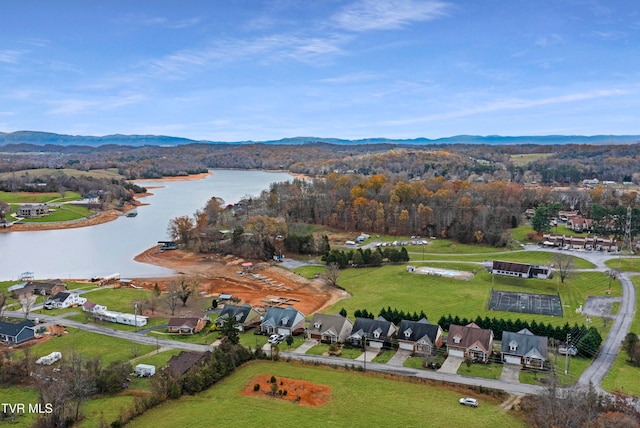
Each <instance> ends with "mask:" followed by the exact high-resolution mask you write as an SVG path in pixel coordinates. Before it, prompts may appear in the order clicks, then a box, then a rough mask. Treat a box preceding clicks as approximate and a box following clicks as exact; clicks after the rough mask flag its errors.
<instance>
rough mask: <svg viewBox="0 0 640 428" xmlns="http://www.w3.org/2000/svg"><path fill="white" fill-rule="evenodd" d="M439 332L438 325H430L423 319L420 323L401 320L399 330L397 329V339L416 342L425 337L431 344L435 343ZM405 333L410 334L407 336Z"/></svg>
mask: <svg viewBox="0 0 640 428" xmlns="http://www.w3.org/2000/svg"><path fill="white" fill-rule="evenodd" d="M439 330H440V326H439V325H437V324H431V323H430V322H428V321H427V320H426V319H424V318H423V319H421V320H420V321H409V320H402V321H400V328H398V339H399V340H409V341H411V342H417V341H418V340H420V339H422V338H423V337H425V336H427V337H428V338H429V340H430V341H431V343H435V341H436V339H437V337H438V331H439ZM405 332H410V334H409V335H408V336H407V335H406V334H405Z"/></svg>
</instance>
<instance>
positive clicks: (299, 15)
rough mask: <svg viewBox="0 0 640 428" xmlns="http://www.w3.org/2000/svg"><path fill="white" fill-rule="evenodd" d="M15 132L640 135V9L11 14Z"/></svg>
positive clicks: (400, 7) (190, 5)
mask: <svg viewBox="0 0 640 428" xmlns="http://www.w3.org/2000/svg"><path fill="white" fill-rule="evenodd" d="M0 88H2V90H0V131H3V132H12V131H18V130H37V131H49V132H57V133H64V134H82V135H106V134H115V133H121V134H162V135H172V136H180V137H186V138H193V139H198V140H199V139H205V140H213V141H242V140H254V141H262V140H271V139H279V138H285V137H294V136H319V137H336V138H368V137H387V138H417V137H427V138H439V137H447V136H452V135H459V134H474V135H549V134H564V135H576V134H579V135H595V134H640V120H639V118H640V2H638V1H637V0H607V1H604V0H535V1H532V0H500V1H498V0H450V1H446V0H314V1H309V0H269V1H260V0H202V1H194V0H180V1H178V0H175V1H173V0H172V1H169V0H136V1H134V0H57V1H53V0H38V1H35V0H6V1H3V2H2V4H1V5H0Z"/></svg>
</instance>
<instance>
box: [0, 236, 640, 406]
mask: <svg viewBox="0 0 640 428" xmlns="http://www.w3.org/2000/svg"><path fill="white" fill-rule="evenodd" d="M525 250H529V251H550V252H557V251H558V250H552V249H544V248H541V247H538V246H531V245H527V246H526V247H525ZM573 255H575V256H577V257H581V258H584V259H586V260H588V261H590V262H591V263H593V264H594V265H595V266H596V267H595V269H593V270H597V271H606V270H609V268H608V267H607V266H606V265H605V262H606V261H607V260H610V259H613V258H615V257H617V255H615V254H606V253H600V252H575V253H573ZM301 264H304V263H301ZM619 279H620V282H621V284H622V301H621V304H620V310H619V312H618V314H617V315H616V316H615V320H614V322H613V324H612V326H611V330H610V332H609V335H608V336H607V339H606V340H605V342H604V343H603V344H602V347H601V350H600V352H599V354H598V357H597V358H596V359H595V360H594V361H593V363H592V364H591V365H590V366H589V367H588V368H587V370H585V372H584V373H583V374H582V376H581V377H580V378H579V379H578V381H577V384H578V385H580V386H586V385H589V384H593V385H594V386H595V387H596V388H597V389H598V390H599V391H602V389H601V388H600V382H602V379H603V378H604V376H605V375H606V374H607V372H608V371H609V369H610V368H611V366H612V364H613V362H614V360H615V358H616V355H617V354H618V352H619V351H620V347H621V344H622V340H623V339H624V337H625V336H626V334H627V332H628V331H629V328H630V326H631V322H632V321H633V317H634V315H635V310H636V294H635V288H634V287H633V284H632V283H631V280H630V278H629V275H628V274H625V273H622V274H620V275H619ZM5 315H6V316H9V317H16V318H22V317H23V316H24V315H23V314H22V312H20V311H5ZM33 316H34V317H35V315H33ZM38 318H40V319H41V320H43V321H45V322H47V323H55V324H60V325H63V326H66V327H74V328H78V329H82V330H87V331H91V332H94V333H98V334H104V335H107V336H112V337H117V338H120V339H125V340H129V341H132V342H136V343H142V344H145V345H156V346H159V347H163V348H175V349H185V350H189V351H196V352H204V351H208V350H212V349H213V346H212V345H197V344H192V343H184V342H179V341H174V340H169V339H160V338H157V337H149V336H146V335H144V334H141V333H135V332H128V331H122V330H115V329H112V328H108V327H103V326H98V325H95V324H90V323H82V322H77V321H72V320H68V319H66V318H65V315H60V316H50V315H40V314H38ZM280 355H281V357H283V358H291V359H295V360H301V361H312V362H319V363H322V364H329V365H336V366H343V367H344V366H359V365H363V364H364V363H363V362H358V361H354V360H348V359H344V358H339V357H325V356H317V355H307V354H301V353H291V352H283V353H281V354H280ZM366 369H367V370H371V371H376V372H382V373H391V374H396V375H401V376H413V377H418V378H424V379H432V380H440V381H443V382H451V383H460V384H464V385H471V386H484V387H488V388H495V389H499V390H503V391H506V392H509V393H511V394H517V395H524V394H540V393H541V392H543V391H544V388H542V387H540V386H535V385H526V384H520V383H512V382H505V381H500V380H492V379H483V378H474V377H468V376H461V375H458V374H453V373H442V372H436V371H431V370H416V369H410V368H406V367H398V366H391V365H387V364H380V363H372V362H367V363H366Z"/></svg>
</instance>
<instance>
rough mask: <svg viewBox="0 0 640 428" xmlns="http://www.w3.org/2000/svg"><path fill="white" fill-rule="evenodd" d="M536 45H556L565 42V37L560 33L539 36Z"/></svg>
mask: <svg viewBox="0 0 640 428" xmlns="http://www.w3.org/2000/svg"><path fill="white" fill-rule="evenodd" d="M535 43H536V45H537V46H540V47H543V48H545V47H548V46H556V45H560V44H563V43H564V39H563V38H562V36H561V35H559V34H549V35H547V36H542V37H538V39H537V40H536V42H535Z"/></svg>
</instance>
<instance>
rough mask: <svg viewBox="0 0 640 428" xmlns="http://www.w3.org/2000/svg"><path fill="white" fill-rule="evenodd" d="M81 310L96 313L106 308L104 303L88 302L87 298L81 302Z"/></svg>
mask: <svg viewBox="0 0 640 428" xmlns="http://www.w3.org/2000/svg"><path fill="white" fill-rule="evenodd" d="M82 310H83V311H84V312H88V313H90V314H97V313H101V312H104V311H106V310H107V307H106V306H104V305H98V304H97V303H93V302H89V301H88V300H87V301H86V302H84V303H83V304H82Z"/></svg>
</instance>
